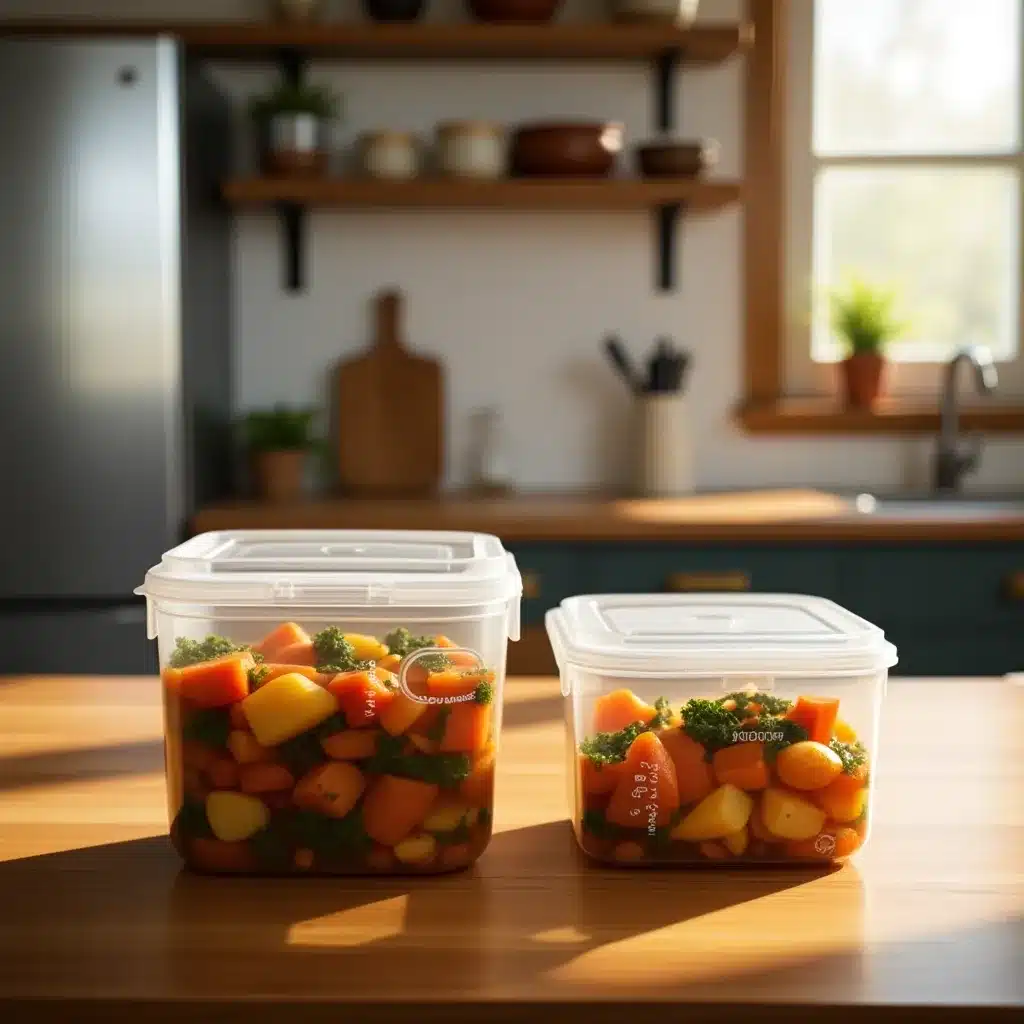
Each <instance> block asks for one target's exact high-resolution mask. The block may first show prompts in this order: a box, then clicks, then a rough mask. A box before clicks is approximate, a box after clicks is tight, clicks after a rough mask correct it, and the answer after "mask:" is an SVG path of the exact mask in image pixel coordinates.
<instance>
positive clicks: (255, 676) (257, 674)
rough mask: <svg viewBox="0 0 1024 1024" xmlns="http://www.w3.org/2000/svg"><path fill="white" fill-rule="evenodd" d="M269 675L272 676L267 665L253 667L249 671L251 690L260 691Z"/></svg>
mask: <svg viewBox="0 0 1024 1024" xmlns="http://www.w3.org/2000/svg"><path fill="white" fill-rule="evenodd" d="M268 675H270V669H269V668H267V666H266V665H253V667H252V668H251V669H249V689H250V690H258V689H259V688H260V687H261V686H262V685H263V680H264V679H266V678H267V676H268Z"/></svg>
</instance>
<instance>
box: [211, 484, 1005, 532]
mask: <svg viewBox="0 0 1024 1024" xmlns="http://www.w3.org/2000/svg"><path fill="white" fill-rule="evenodd" d="M368 528H375V529H398V530H401V529H406V530H474V531H478V532H481V533H494V534H497V535H498V536H499V537H501V538H502V539H503V540H505V541H507V542H510V543H515V542H517V541H518V542H528V541H566V542H570V541H611V542H614V541H678V542H682V543H685V542H688V541H699V542H720V543H729V542H737V543H742V542H773V541H790V542H800V541H815V542H829V541H842V542H844V543H845V542H856V541H860V542H863V543H874V542H884V541H921V542H925V541H952V540H961V541H1010V540H1024V514H1021V513H1019V512H1013V511H1008V512H1003V513H989V514H987V515H985V516H984V517H979V516H978V515H977V513H974V514H972V513H971V512H970V510H965V511H964V512H963V513H962V514H960V515H954V514H952V513H949V512H944V514H943V515H942V516H941V517H936V516H935V515H928V514H927V510H926V509H922V510H921V511H919V512H912V513H909V514H901V515H899V516H890V515H862V514H858V513H856V512H851V511H850V505H849V503H848V502H846V501H844V500H843V499H842V498H840V497H838V496H837V495H835V494H829V493H825V492H823V491H815V490H775V491H749V492H737V493H728V494H706V495H695V496H693V497H689V498H677V499H639V498H637V499H630V498H610V497H600V496H586V495H561V496H559V495H519V496H516V497H510V498H474V497H469V496H465V495H458V494H455V495H451V496H444V497H440V498H433V499H430V498H424V499H378V500H356V499H348V500H346V499H327V498H325V499H319V500H310V501H303V502H299V503H295V504H281V505H271V504H266V503H262V502H256V501H233V502H226V503H224V504H221V505H215V506H211V507H210V508H205V509H202V510H200V511H199V512H198V513H197V514H196V515H195V517H194V518H193V521H192V529H193V531H194V532H196V533H202V532H205V531H207V530H231V529H368Z"/></svg>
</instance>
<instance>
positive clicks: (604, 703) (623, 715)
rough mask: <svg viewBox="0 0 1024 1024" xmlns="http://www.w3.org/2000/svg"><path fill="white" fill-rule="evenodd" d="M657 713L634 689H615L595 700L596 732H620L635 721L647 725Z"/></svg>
mask: <svg viewBox="0 0 1024 1024" xmlns="http://www.w3.org/2000/svg"><path fill="white" fill-rule="evenodd" d="M657 713H658V712H657V710H656V709H655V708H654V707H653V706H652V705H651V704H646V703H645V702H644V701H642V700H641V699H640V698H639V697H638V696H637V695H636V694H635V693H634V692H633V691H632V690H626V689H622V690H613V691H612V692H611V693H606V694H603V695H602V696H600V697H598V698H597V700H596V701H595V702H594V732H618V731H619V730H620V729H625V728H626V726H627V725H632V724H633V723H634V722H643V723H644V725H646V724H647V723H648V722H649V721H650V720H651V719H652V718H653V717H654V716H655V715H656V714H657Z"/></svg>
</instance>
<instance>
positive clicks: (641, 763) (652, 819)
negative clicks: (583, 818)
mask: <svg viewBox="0 0 1024 1024" xmlns="http://www.w3.org/2000/svg"><path fill="white" fill-rule="evenodd" d="M624 764H625V768H624V769H623V777H622V779H621V780H620V781H619V783H618V784H617V785H616V787H615V791H614V792H613V793H612V798H611V800H610V801H609V802H608V811H607V818H608V821H609V822H611V824H613V825H619V826H621V827H622V828H644V829H646V828H648V827H649V826H650V825H651V824H654V825H656V826H658V827H661V826H663V825H667V824H668V823H669V821H670V820H671V818H672V815H673V814H674V813H675V811H676V810H677V809H678V807H679V786H678V784H677V782H676V769H675V765H674V764H673V763H672V758H671V757H669V755H668V751H667V750H666V749H665V747H664V745H663V744H662V742H661V740H659V739H658V737H657V736H655V734H654V733H653V732H643V733H641V734H640V735H639V736H638V737H637V738H636V739H635V740H634V741H633V743H632V745H631V746H630V748H629V751H628V752H627V754H626V760H625V762H624Z"/></svg>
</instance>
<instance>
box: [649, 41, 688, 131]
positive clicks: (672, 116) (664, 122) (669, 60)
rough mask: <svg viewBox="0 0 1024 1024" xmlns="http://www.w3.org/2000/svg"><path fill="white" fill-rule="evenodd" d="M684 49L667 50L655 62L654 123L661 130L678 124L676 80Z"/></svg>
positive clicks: (672, 127)
mask: <svg viewBox="0 0 1024 1024" xmlns="http://www.w3.org/2000/svg"><path fill="white" fill-rule="evenodd" d="M682 58H683V51H682V50H665V51H664V53H660V54H658V56H657V57H656V58H655V62H654V123H655V126H656V127H657V129H658V131H659V132H671V131H674V130H675V126H676V81H677V78H678V75H677V72H678V71H679V65H680V63H681V62H682Z"/></svg>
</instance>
